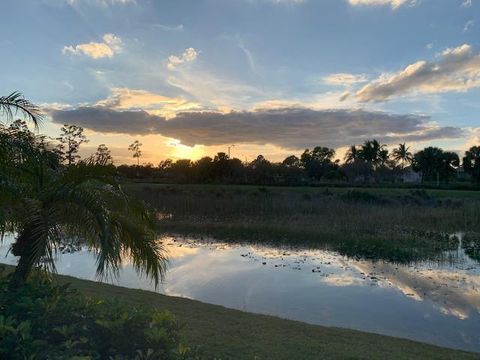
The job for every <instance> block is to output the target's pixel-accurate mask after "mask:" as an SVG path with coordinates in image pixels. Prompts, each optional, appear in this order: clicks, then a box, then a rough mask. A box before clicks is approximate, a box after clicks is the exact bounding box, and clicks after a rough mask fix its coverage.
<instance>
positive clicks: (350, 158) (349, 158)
mask: <svg viewBox="0 0 480 360" xmlns="http://www.w3.org/2000/svg"><path fill="white" fill-rule="evenodd" d="M359 158H360V150H359V149H358V148H357V146H356V145H352V146H350V147H349V148H348V150H347V152H346V154H345V162H346V163H347V164H352V163H354V162H355V161H357V160H358V159H359Z"/></svg>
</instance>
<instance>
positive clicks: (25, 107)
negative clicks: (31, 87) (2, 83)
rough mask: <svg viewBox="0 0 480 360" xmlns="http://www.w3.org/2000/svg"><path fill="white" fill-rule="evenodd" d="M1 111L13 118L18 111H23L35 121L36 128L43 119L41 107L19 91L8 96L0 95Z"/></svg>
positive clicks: (8, 117)
mask: <svg viewBox="0 0 480 360" xmlns="http://www.w3.org/2000/svg"><path fill="white" fill-rule="evenodd" d="M0 112H1V113H2V114H5V115H6V117H7V119H12V118H13V116H14V115H15V114H16V113H17V112H21V113H22V114H23V115H24V116H25V117H27V118H29V119H30V120H31V121H32V122H33V124H34V125H35V128H38V125H39V123H40V120H41V119H42V112H41V110H40V108H39V107H38V106H36V105H34V104H32V103H31V102H30V101H28V100H26V99H24V98H23V95H22V94H21V93H19V92H18V91H15V92H13V93H11V94H10V95H8V96H1V97H0Z"/></svg>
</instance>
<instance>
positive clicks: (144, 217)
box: [0, 121, 166, 289]
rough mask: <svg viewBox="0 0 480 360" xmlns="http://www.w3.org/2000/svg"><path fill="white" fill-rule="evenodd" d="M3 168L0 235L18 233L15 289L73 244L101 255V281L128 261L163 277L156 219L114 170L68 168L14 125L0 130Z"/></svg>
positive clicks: (86, 164)
mask: <svg viewBox="0 0 480 360" xmlns="http://www.w3.org/2000/svg"><path fill="white" fill-rule="evenodd" d="M0 168H1V169H2V171H1V172H0V232H1V233H2V234H4V233H6V232H7V233H13V234H16V238H15V242H14V244H13V245H12V249H11V251H12V253H13V254H14V255H15V256H18V257H19V260H18V263H17V266H16V269H15V271H14V274H13V275H12V278H11V283H10V285H11V287H12V289H14V288H17V287H19V286H22V285H23V283H24V282H25V281H26V279H27V277H28V275H29V274H30V272H31V271H32V269H33V268H34V267H36V266H38V265H44V266H45V267H46V268H47V269H49V270H51V271H55V263H54V255H55V252H56V251H57V249H58V248H59V247H60V246H61V245H63V244H64V243H65V242H68V241H72V240H74V239H79V240H81V242H82V244H85V245H86V246H87V247H88V248H89V249H91V250H93V251H94V252H95V254H96V256H97V275H98V276H104V275H106V274H114V275H115V274H117V273H118V269H119V268H120V266H121V264H122V261H123V259H126V258H128V259H129V260H130V261H131V263H132V264H133V266H134V268H135V269H136V270H137V271H138V272H140V273H145V274H146V275H147V276H149V277H151V278H152V279H153V281H154V282H155V285H157V284H158V283H159V281H161V280H162V279H163V275H164V271H165V264H166V257H165V254H164V251H163V248H162V245H161V244H160V243H159V242H157V241H156V233H155V225H154V224H155V219H154V216H153V214H151V213H150V212H148V211H147V210H146V209H145V207H144V206H143V204H142V203H140V202H138V201H135V200H132V199H130V198H129V197H128V196H127V195H126V194H125V193H124V192H123V190H122V188H121V186H120V185H119V184H118V183H117V182H116V181H115V176H114V175H115V173H114V169H112V167H108V166H101V165H99V164H97V163H95V161H94V160H92V159H89V160H87V161H82V162H79V163H78V164H74V165H71V166H68V167H67V166H63V165H62V164H61V160H60V157H59V155H58V153H56V152H55V150H54V148H53V147H52V146H51V145H50V144H48V142H46V140H45V137H43V136H39V135H35V134H33V133H32V132H30V131H29V130H28V128H27V126H26V124H25V123H24V122H20V121H16V122H14V123H13V124H12V125H10V127H8V128H7V127H5V126H0Z"/></svg>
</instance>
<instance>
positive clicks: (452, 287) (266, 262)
mask: <svg viewBox="0 0 480 360" xmlns="http://www.w3.org/2000/svg"><path fill="white" fill-rule="evenodd" d="M162 241H163V242H164V243H165V245H166V248H167V249H168V252H169V256H170V264H169V270H168V273H167V278H166V281H165V283H164V284H162V286H161V287H160V289H159V291H160V292H162V293H165V294H168V295H175V296H182V297H188V298H192V299H196V300H200V301H204V302H207V303H212V304H219V305H224V306H226V307H229V308H235V309H241V310H245V311H250V312H256V313H262V314H272V315H277V316H280V317H283V318H288V319H294V320H300V321H305V322H309V323H312V324H320V325H327V326H337V327H345V328H353V329H358V330H363V331H369V332H375V333H381V334H386V335H392V336H398V337H403V338H409V339H414V340H419V341H424V342H429V343H433V344H438V345H441V346H446V347H452V348H459V349H465V350H473V351H478V352H480V265H479V263H478V262H477V261H475V260H472V259H470V258H469V257H468V256H467V255H466V254H465V253H464V251H463V249H462V247H461V246H459V247H458V249H457V250H454V251H448V252H445V253H444V254H443V256H442V260H441V261H434V262H433V261H429V262H427V261H425V262H417V263H415V264H411V265H398V264H393V263H389V262H386V261H377V262H372V261H367V260H355V259H350V258H346V257H344V256H341V255H339V254H338V253H335V252H330V251H322V250H308V251H307V250H290V249H278V248H277V249H275V248H269V247H261V246H242V245H227V244H221V243H213V242H198V241H195V240H192V239H174V238H165V239H162ZM8 243H9V242H8V239H7V241H6V242H5V243H4V244H3V245H2V246H1V247H0V254H1V255H2V260H1V261H3V262H5V263H9V264H14V263H15V261H16V260H15V258H14V257H13V256H11V255H8V256H7V257H4V256H5V253H6V252H7V250H8V247H9V245H8ZM94 262H95V260H94V257H93V255H92V254H91V253H89V252H88V251H86V250H84V251H79V252H74V253H66V254H62V255H59V257H58V261H57V269H58V272H59V273H61V274H67V275H72V276H76V277H79V278H84V279H91V280H94V279H95V270H94V269H95V265H94ZM112 282H113V283H114V284H119V285H122V286H126V287H131V288H141V289H148V290H153V286H152V284H151V283H150V282H149V281H148V280H147V279H142V278H140V277H139V276H137V274H136V273H135V272H134V271H133V269H132V267H131V266H130V265H129V264H128V262H125V264H124V266H123V269H122V271H121V274H120V277H119V279H117V280H115V281H112Z"/></svg>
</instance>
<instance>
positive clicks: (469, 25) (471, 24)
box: [463, 20, 474, 33]
mask: <svg viewBox="0 0 480 360" xmlns="http://www.w3.org/2000/svg"><path fill="white" fill-rule="evenodd" d="M473 24H474V21H473V20H468V21H467V22H466V23H465V26H464V27H463V32H464V33H465V32H467V31H469V30H470V28H471V27H472V26H473Z"/></svg>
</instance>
